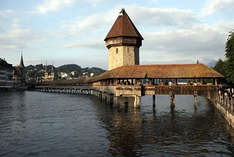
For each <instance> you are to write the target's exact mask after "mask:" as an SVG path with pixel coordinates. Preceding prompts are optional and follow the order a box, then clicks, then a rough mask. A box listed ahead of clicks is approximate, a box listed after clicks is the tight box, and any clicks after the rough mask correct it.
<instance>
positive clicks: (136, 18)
mask: <svg viewBox="0 0 234 157" xmlns="http://www.w3.org/2000/svg"><path fill="white" fill-rule="evenodd" d="M120 8H124V5H120V6H117V7H115V8H113V9H111V10H108V11H106V12H101V13H97V14H92V15H89V16H87V17H76V18H73V19H72V20H70V21H66V23H64V24H62V25H61V27H60V33H62V34H65V35H67V36H77V35H85V36H86V37H88V36H92V37H93V35H87V34H100V35H102V37H103V38H104V37H105V35H106V34H107V33H108V31H109V29H110V28H111V26H112V25H113V23H114V21H115V19H116V18H117V16H118V12H119V11H120ZM125 8H126V12H127V13H128V15H129V16H130V17H131V19H132V20H133V22H134V23H135V25H137V27H138V25H140V26H141V27H140V28H143V26H144V28H149V27H152V28H153V29H158V27H159V26H171V27H175V26H179V27H189V26H192V25H194V24H196V23H199V22H200V21H199V19H198V18H197V17H196V16H195V15H194V14H193V13H192V12H191V11H190V10H184V9H175V8H169V9H160V8H148V7H139V6H135V5H128V6H127V7H125ZM136 10H137V11H136ZM149 17H150V18H149ZM138 28H139V27H138ZM145 30H146V29H145ZM140 32H141V30H140ZM99 37H101V36H99Z"/></svg>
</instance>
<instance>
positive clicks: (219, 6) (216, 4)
mask: <svg viewBox="0 0 234 157" xmlns="http://www.w3.org/2000/svg"><path fill="white" fill-rule="evenodd" d="M233 9H234V0H207V2H206V5H205V7H204V8H203V9H202V15H203V16H209V15H212V14H215V13H217V12H221V11H225V12H226V11H232V10H233Z"/></svg>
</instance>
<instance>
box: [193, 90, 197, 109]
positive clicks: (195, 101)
mask: <svg viewBox="0 0 234 157" xmlns="http://www.w3.org/2000/svg"><path fill="white" fill-rule="evenodd" d="M193 97H194V108H195V109H197V91H194V94H193Z"/></svg>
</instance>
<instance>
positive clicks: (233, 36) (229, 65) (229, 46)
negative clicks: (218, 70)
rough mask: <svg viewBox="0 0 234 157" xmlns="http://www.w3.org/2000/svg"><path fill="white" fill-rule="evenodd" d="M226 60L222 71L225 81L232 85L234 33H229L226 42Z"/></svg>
mask: <svg viewBox="0 0 234 157" xmlns="http://www.w3.org/2000/svg"><path fill="white" fill-rule="evenodd" d="M225 50H226V54H225V56H226V58H227V60H226V61H225V65H224V69H225V74H226V78H227V81H228V82H230V83H232V84H234V32H230V34H229V36H228V39H227V42H226V49H225Z"/></svg>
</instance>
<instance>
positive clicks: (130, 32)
mask: <svg viewBox="0 0 234 157" xmlns="http://www.w3.org/2000/svg"><path fill="white" fill-rule="evenodd" d="M114 37H134V38H139V39H141V40H143V37H142V36H141V34H140V33H139V32H138V30H137V29H136V27H135V25H134V24H133V22H132V21H131V19H130V18H129V16H128V14H127V13H126V12H125V10H124V9H122V10H121V12H120V15H119V16H118V18H117V19H116V21H115V23H114V25H113V26H112V28H111V30H110V31H109V33H108V34H107V36H106V38H105V39H104V40H105V41H106V40H107V39H110V38H114Z"/></svg>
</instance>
